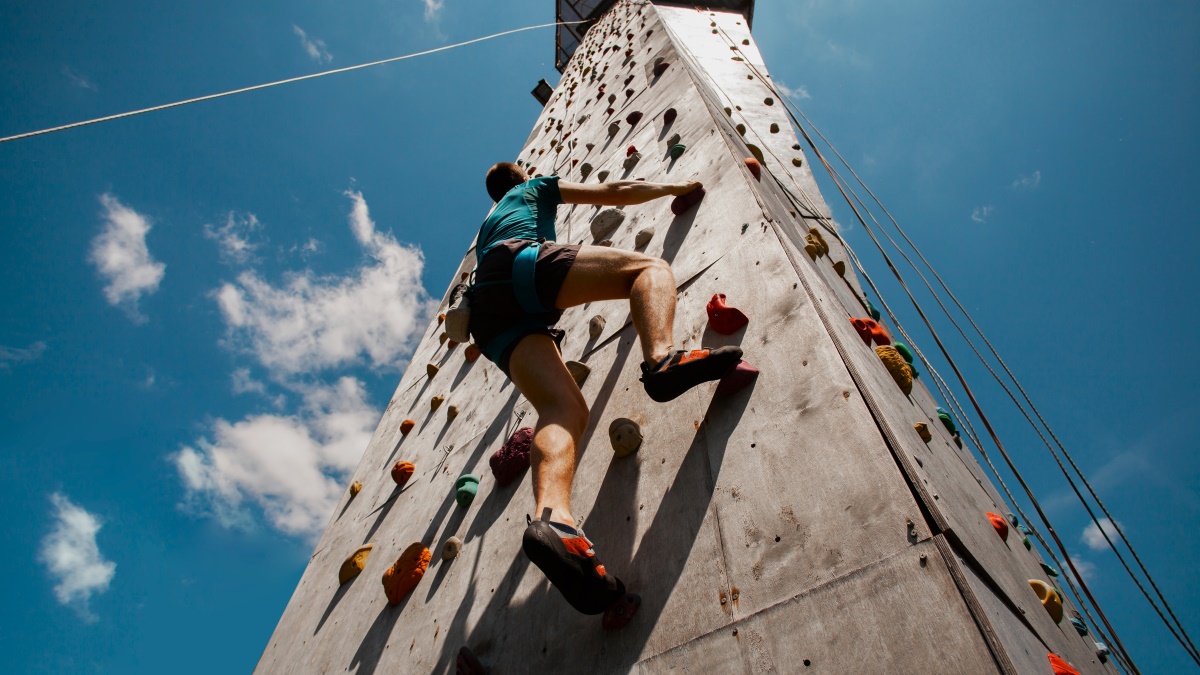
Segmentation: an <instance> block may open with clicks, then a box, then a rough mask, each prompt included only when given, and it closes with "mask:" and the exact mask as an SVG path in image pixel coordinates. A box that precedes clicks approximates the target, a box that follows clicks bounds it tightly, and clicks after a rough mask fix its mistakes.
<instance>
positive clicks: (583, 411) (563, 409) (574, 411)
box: [558, 392, 591, 439]
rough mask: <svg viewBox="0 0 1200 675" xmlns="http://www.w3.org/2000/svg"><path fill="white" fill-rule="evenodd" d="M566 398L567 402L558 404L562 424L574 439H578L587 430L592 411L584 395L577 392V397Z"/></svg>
mask: <svg viewBox="0 0 1200 675" xmlns="http://www.w3.org/2000/svg"><path fill="white" fill-rule="evenodd" d="M564 398H565V399H566V400H563V401H560V402H559V404H558V408H559V412H558V417H559V419H560V423H561V424H562V425H563V427H565V428H566V430H567V431H568V432H569V433H570V434H571V436H572V437H574V438H576V439H578V438H580V437H582V436H583V432H584V431H586V430H587V425H588V422H589V421H590V420H591V411H589V410H588V406H587V401H586V400H585V399H584V398H583V394H582V393H579V392H576V395H575V396H569V397H564Z"/></svg>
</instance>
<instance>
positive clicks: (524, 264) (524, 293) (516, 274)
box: [512, 242, 547, 314]
mask: <svg viewBox="0 0 1200 675" xmlns="http://www.w3.org/2000/svg"><path fill="white" fill-rule="evenodd" d="M541 248H542V245H541V244H540V243H538V242H534V243H532V244H530V245H528V246H526V247H525V248H523V249H521V250H520V251H519V252H518V253H517V255H516V257H514V258H513V266H512V284H513V295H515V296H516V297H517V303H518V304H520V305H521V309H523V310H525V311H526V312H527V313H529V314H544V313H546V311H547V310H546V308H545V307H543V306H542V301H541V300H539V299H538V294H537V287H536V286H535V285H534V279H533V277H534V271H535V270H536V269H537V258H538V252H539V251H540V250H541Z"/></svg>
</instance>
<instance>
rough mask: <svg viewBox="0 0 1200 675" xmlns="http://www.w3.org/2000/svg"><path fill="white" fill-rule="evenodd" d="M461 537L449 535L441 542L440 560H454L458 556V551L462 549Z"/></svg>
mask: <svg viewBox="0 0 1200 675" xmlns="http://www.w3.org/2000/svg"><path fill="white" fill-rule="evenodd" d="M462 547H463V543H462V539H459V538H458V537H450V538H449V539H447V540H446V543H445V544H442V560H454V559H455V558H457V557H458V553H459V551H462Z"/></svg>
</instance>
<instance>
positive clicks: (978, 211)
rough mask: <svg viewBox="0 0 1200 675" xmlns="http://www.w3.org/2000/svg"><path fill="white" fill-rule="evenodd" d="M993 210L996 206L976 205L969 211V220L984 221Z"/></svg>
mask: <svg viewBox="0 0 1200 675" xmlns="http://www.w3.org/2000/svg"><path fill="white" fill-rule="evenodd" d="M995 210H996V207H994V206H977V207H975V210H974V211H972V212H971V220H973V221H975V222H977V223H986V222H987V219H988V216H990V215H992V212H993V211H995Z"/></svg>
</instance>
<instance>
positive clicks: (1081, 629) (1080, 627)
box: [1069, 616, 1088, 637]
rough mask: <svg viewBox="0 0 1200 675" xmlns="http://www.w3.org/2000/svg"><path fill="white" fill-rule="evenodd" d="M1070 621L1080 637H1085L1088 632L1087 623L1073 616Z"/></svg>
mask: <svg viewBox="0 0 1200 675" xmlns="http://www.w3.org/2000/svg"><path fill="white" fill-rule="evenodd" d="M1069 621H1070V622H1071V625H1072V626H1074V627H1075V632H1076V633H1079V637H1083V636H1085V635H1087V634H1088V629H1087V624H1086V623H1084V622H1083V619H1081V618H1079V617H1077V616H1073V617H1071V618H1070V619H1069Z"/></svg>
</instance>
